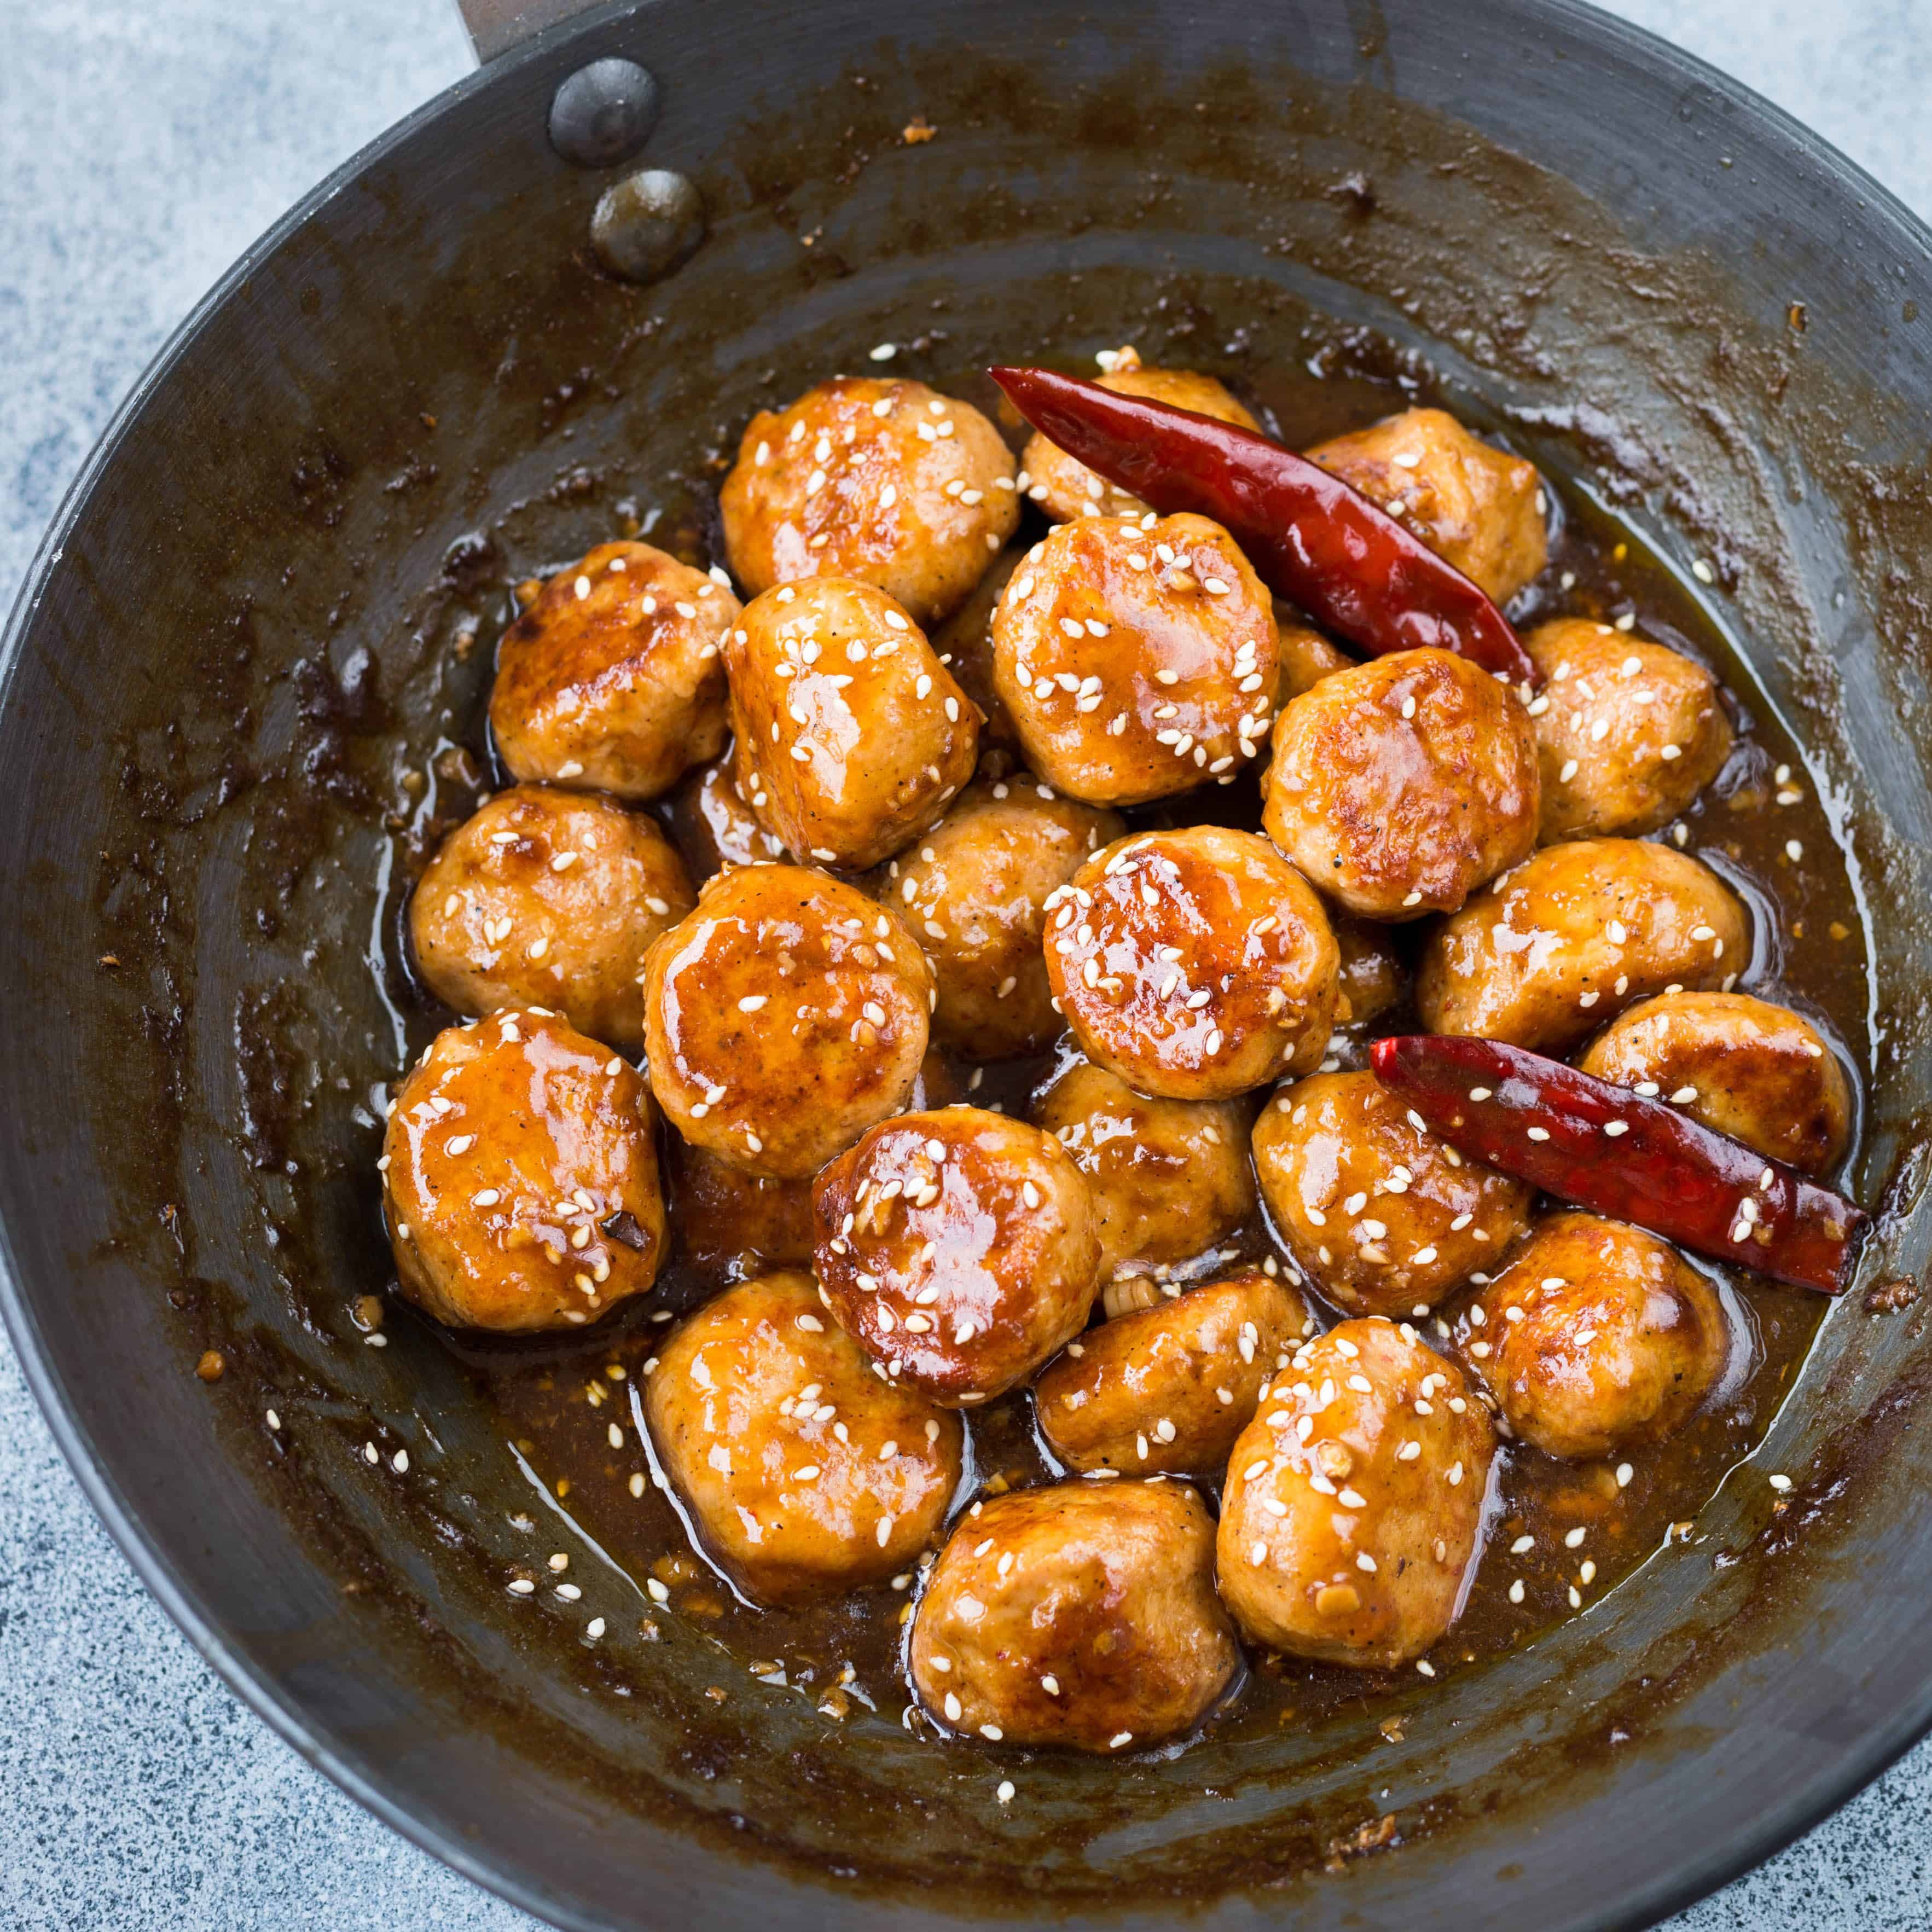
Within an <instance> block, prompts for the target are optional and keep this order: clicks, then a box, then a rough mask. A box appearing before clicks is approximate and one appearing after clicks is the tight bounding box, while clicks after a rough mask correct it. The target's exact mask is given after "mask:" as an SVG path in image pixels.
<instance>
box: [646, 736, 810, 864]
mask: <svg viewBox="0 0 1932 1932" xmlns="http://www.w3.org/2000/svg"><path fill="white" fill-rule="evenodd" d="M671 835H672V836H673V838H675V839H676V841H677V847H678V850H679V852H681V853H682V854H683V856H684V862H685V865H686V866H687V867H688V868H689V871H690V874H691V877H692V878H694V879H695V880H698V881H700V883H701V882H702V881H703V880H706V879H708V878H709V877H710V876H711V875H712V873H714V872H717V871H722V870H723V869H724V868H725V867H726V866H727V865H769V863H770V862H771V861H772V860H773V859H782V858H783V857H784V856H785V848H784V846H783V845H782V844H780V843H779V841H778V840H777V839H775V838H773V837H772V835H771V834H770V833H769V832H767V831H766V829H765V828H764V827H763V826H762V825H760V823H758V820H757V814H756V813H754V811H752V809H751V805H750V802H748V800H747V799H746V798H745V795H744V793H742V791H740V790H739V788H738V748H737V747H736V745H727V746H726V747H725V748H724V751H723V752H722V753H721V754H720V755H719V756H718V757H715V758H713V759H712V760H710V761H709V763H706V764H704V765H701V766H699V768H698V769H697V770H696V771H694V772H692V773H691V776H690V777H689V778H688V779H686V780H685V783H684V784H683V786H682V788H681V789H680V790H679V793H678V794H677V796H676V799H675V800H674V801H673V803H672V805H671Z"/></svg>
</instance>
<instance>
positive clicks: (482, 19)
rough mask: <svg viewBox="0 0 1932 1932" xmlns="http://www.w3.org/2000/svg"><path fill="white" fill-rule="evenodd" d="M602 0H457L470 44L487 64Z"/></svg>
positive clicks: (585, 11)
mask: <svg viewBox="0 0 1932 1932" xmlns="http://www.w3.org/2000/svg"><path fill="white" fill-rule="evenodd" d="M601 4H602V0H456V10H457V11H458V13H460V14H461V15H462V16H463V26H464V27H465V28H466V29H467V30H468V31H469V43H470V45H471V46H473V47H474V48H475V49H476V58H477V59H478V61H480V62H483V63H484V64H485V65H487V64H488V63H489V62H491V61H493V60H494V59H495V58H496V56H497V55H499V54H506V53H508V52H509V51H510V49H511V48H512V47H515V46H521V45H522V44H523V42H524V41H525V40H528V39H529V38H530V37H531V36H532V34H540V33H541V32H542V31H543V30H544V28H546V27H553V26H556V25H557V23H559V21H563V20H570V19H571V18H573V17H574V16H576V15H577V14H579V13H589V12H591V11H592V10H594V9H595V7H598V5H601Z"/></svg>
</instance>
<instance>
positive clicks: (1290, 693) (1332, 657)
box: [1274, 600, 1356, 704]
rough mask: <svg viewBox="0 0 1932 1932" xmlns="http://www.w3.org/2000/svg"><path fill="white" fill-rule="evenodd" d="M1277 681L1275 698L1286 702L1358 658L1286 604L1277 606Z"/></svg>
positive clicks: (1279, 701)
mask: <svg viewBox="0 0 1932 1932" xmlns="http://www.w3.org/2000/svg"><path fill="white" fill-rule="evenodd" d="M1274 618H1275V635H1276V638H1277V647H1276V661H1277V666H1278V667H1279V668H1278V672H1277V676H1278V680H1279V681H1278V682H1277V688H1276V692H1275V701H1276V702H1277V703H1279V704H1286V703H1288V701H1289V699H1290V698H1293V697H1300V696H1301V694H1302V693H1303V692H1304V691H1312V690H1313V689H1314V688H1315V687H1316V685H1318V684H1319V683H1320V682H1322V679H1324V678H1325V677H1333V676H1334V674H1335V673H1337V671H1338V670H1347V669H1348V668H1349V666H1350V665H1351V664H1354V663H1355V661H1356V660H1355V658H1352V657H1350V656H1349V655H1348V654H1347V652H1345V651H1338V650H1337V649H1336V648H1335V646H1334V645H1333V644H1331V643H1330V642H1329V641H1328V639H1327V638H1326V637H1324V636H1323V635H1322V633H1321V632H1320V631H1315V630H1311V629H1310V628H1309V627H1308V625H1306V624H1305V623H1304V622H1302V621H1301V618H1300V617H1299V616H1297V615H1296V614H1295V613H1294V611H1293V610H1292V609H1291V608H1290V607H1289V606H1287V605H1286V604H1283V603H1281V602H1280V601H1279V600H1277V602H1276V604H1275V607H1274Z"/></svg>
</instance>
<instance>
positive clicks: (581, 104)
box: [550, 56, 658, 168]
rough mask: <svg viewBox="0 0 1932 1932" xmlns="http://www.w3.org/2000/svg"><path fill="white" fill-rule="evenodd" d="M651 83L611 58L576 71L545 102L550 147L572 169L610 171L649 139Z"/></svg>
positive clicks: (653, 116)
mask: <svg viewBox="0 0 1932 1932" xmlns="http://www.w3.org/2000/svg"><path fill="white" fill-rule="evenodd" d="M657 122H658V84H657V82H656V81H655V80H654V79H653V78H652V76H651V74H650V73H649V71H648V70H646V68H641V67H640V66H638V65H637V62H635V61H628V60H619V59H617V58H615V57H614V56H613V57H612V58H609V59H607V60H595V61H592V62H590V64H589V65H588V66H587V67H580V68H578V69H577V71H576V72H575V73H574V74H572V75H571V77H570V78H569V79H568V80H566V81H565V82H564V83H562V86H559V88H558V89H557V90H556V93H555V94H554V95H552V96H551V97H550V145H551V146H552V147H553V148H555V149H556V151H557V152H558V153H559V154H561V155H562V157H563V158H564V159H565V160H566V161H568V162H569V163H570V164H571V166H573V167H579V168H614V167H615V166H616V165H617V164H618V163H619V162H620V161H628V160H629V159H630V158H631V156H632V155H633V154H635V153H637V151H638V149H639V148H641V147H643V145H644V143H645V142H646V141H648V140H649V139H650V137H651V130H652V128H653V127H655V126H656V125H657Z"/></svg>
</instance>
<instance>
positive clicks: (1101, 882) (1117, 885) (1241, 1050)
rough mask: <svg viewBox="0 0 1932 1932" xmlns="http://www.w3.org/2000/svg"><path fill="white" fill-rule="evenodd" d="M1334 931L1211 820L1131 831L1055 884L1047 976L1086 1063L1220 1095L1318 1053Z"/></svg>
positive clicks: (1249, 847)
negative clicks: (1175, 829) (1058, 887)
mask: <svg viewBox="0 0 1932 1932" xmlns="http://www.w3.org/2000/svg"><path fill="white" fill-rule="evenodd" d="M1336 963H1337V956H1336V950H1335V935H1334V933H1333V932H1331V931H1330V930H1329V926H1328V918H1327V916H1326V915H1325V913H1323V912H1322V904H1321V901H1319V899H1317V898H1316V896H1315V895H1314V894H1313V892H1310V890H1309V889H1308V887H1307V884H1306V883H1304V880H1303V879H1302V877H1301V874H1300V873H1298V871H1295V868H1294V867H1293V866H1292V865H1289V863H1288V862H1287V861H1286V859H1283V858H1282V857H1281V856H1280V854H1279V853H1277V852H1275V851H1274V850H1272V849H1271V847H1269V846H1268V844H1266V843H1265V841H1262V840H1261V839H1259V838H1256V837H1255V836H1254V835H1253V834H1252V833H1250V832H1234V831H1230V830H1229V829H1228V828H1227V827H1226V826H1220V825H1196V826H1190V827H1188V828H1187V829H1185V830H1184V831H1180V832H1142V833H1140V834H1139V835H1136V837H1134V838H1126V839H1123V840H1121V841H1120V842H1119V843H1118V844H1114V845H1110V846H1109V847H1106V849H1105V850H1103V851H1101V852H1100V853H1097V854H1096V855H1095V856H1094V857H1093V858H1091V859H1089V860H1088V862H1087V863H1086V864H1085V865H1083V866H1082V868H1080V870H1079V871H1078V872H1077V873H1076V874H1075V875H1074V877H1073V883H1072V884H1070V885H1069V886H1064V887H1063V888H1062V889H1061V892H1060V894H1059V897H1058V906H1057V907H1056V908H1055V911H1054V914H1053V919H1052V926H1051V927H1050V928H1049V936H1048V939H1047V948H1046V970H1047V973H1048V975H1049V977H1050V978H1051V979H1052V982H1053V991H1054V995H1055V998H1057V999H1058V1001H1059V1002H1060V1005H1061V1011H1062V1012H1063V1013H1064V1014H1065V1015H1066V1017H1067V1023H1068V1025H1070V1026H1071V1027H1072V1028H1073V1031H1074V1034H1075V1035H1076V1037H1078V1039H1079V1042H1080V1045H1081V1047H1082V1049H1083V1050H1084V1051H1085V1054H1086V1055H1087V1057H1088V1059H1089V1060H1091V1061H1094V1062H1096V1063H1097V1064H1098V1065H1100V1066H1102V1067H1106V1068H1107V1069H1108V1070H1109V1071H1110V1072H1112V1073H1118V1075H1119V1076H1121V1079H1123V1080H1124V1081H1126V1082H1127V1084H1128V1085H1130V1087H1133V1088H1135V1089H1136V1091H1139V1092H1140V1093H1142V1094H1160V1095H1163V1096H1164V1097H1166V1098H1168V1099H1170V1100H1229V1099H1232V1097H1234V1096H1235V1094H1244V1093H1246V1092H1247V1091H1248V1090H1249V1089H1250V1088H1253V1087H1259V1086H1260V1085H1262V1083H1263V1082H1265V1081H1268V1080H1271V1079H1274V1077H1275V1076H1277V1074H1280V1073H1305V1072H1306V1071H1307V1070H1308V1069H1309V1068H1310V1067H1313V1066H1314V1065H1315V1064H1316V1063H1317V1062H1318V1061H1319V1060H1320V1059H1321V1058H1322V1052H1323V1049H1324V1048H1325V1046H1326V1045H1327V1043H1328V1035H1329V1031H1330V1028H1331V1026H1332V1025H1333V1023H1334V1016H1335V998H1336V980H1335V974H1336Z"/></svg>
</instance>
